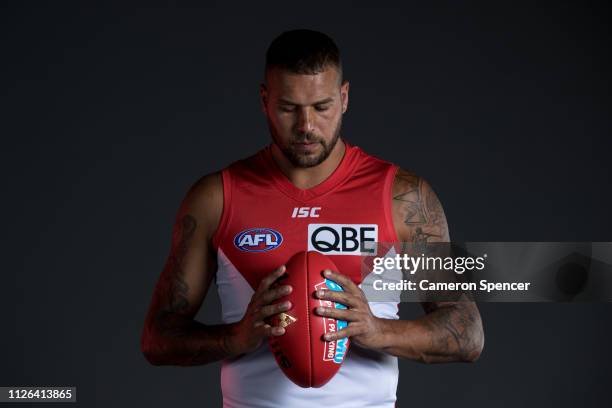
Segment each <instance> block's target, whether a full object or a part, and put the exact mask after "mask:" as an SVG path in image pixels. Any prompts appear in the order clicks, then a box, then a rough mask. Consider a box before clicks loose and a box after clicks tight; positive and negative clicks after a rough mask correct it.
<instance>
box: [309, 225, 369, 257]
mask: <svg viewBox="0 0 612 408" xmlns="http://www.w3.org/2000/svg"><path fill="white" fill-rule="evenodd" d="M377 241H378V225H376V224H308V250H309V251H317V252H321V253H324V254H326V255H369V254H372V253H373V252H375V250H374V243H375V242H377ZM368 244H369V245H368Z"/></svg>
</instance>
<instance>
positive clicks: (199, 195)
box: [178, 171, 223, 238]
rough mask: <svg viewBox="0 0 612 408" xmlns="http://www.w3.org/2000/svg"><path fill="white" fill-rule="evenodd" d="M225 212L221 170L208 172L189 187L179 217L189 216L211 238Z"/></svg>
mask: <svg viewBox="0 0 612 408" xmlns="http://www.w3.org/2000/svg"><path fill="white" fill-rule="evenodd" d="M222 212H223V179H222V176H221V172H220V171H217V172H214V173H210V174H206V175H204V176H202V177H200V178H199V179H198V180H196V181H195V182H194V183H193V184H192V185H191V187H190V188H189V189H188V191H187V193H186V194H185V197H184V198H183V201H182V203H181V206H180V209H179V214H178V217H179V218H181V219H184V218H186V217H187V218H189V219H191V220H193V221H192V222H194V223H196V224H197V227H202V228H198V229H200V230H201V231H204V232H205V233H206V235H207V236H208V237H209V238H210V237H212V235H213V233H214V232H215V230H216V229H217V227H218V225H219V221H220V219H221V214H222Z"/></svg>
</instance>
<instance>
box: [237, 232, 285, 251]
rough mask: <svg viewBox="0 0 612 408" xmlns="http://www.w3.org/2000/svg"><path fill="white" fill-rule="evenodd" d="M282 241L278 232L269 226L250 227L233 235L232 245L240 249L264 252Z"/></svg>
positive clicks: (277, 245)
mask: <svg viewBox="0 0 612 408" xmlns="http://www.w3.org/2000/svg"><path fill="white" fill-rule="evenodd" d="M282 242H283V236H282V235H281V234H280V232H278V231H275V230H273V229H271V228H251V229H248V230H245V231H242V232H239V233H238V234H236V236H235V237H234V245H235V246H236V248H238V249H239V250H241V251H246V252H265V251H270V250H271V249H276V248H278V247H279V246H280V244H281V243H282Z"/></svg>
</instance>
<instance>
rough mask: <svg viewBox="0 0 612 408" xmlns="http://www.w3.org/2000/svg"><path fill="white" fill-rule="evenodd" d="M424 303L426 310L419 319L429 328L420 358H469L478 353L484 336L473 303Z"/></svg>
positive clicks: (440, 359)
mask: <svg viewBox="0 0 612 408" xmlns="http://www.w3.org/2000/svg"><path fill="white" fill-rule="evenodd" d="M424 307H425V310H426V311H427V313H428V314H427V316H426V317H425V318H424V319H423V321H424V322H425V325H426V327H427V328H428V329H429V342H430V351H429V352H428V353H425V356H424V358H425V359H427V360H428V362H444V361H452V360H456V359H460V360H463V361H472V360H474V359H476V358H477V357H478V355H479V354H480V351H481V350H482V346H483V341H484V337H483V334H482V323H481V320H480V314H479V313H478V309H477V308H476V306H475V305H474V304H473V303H470V302H460V303H455V304H452V305H448V306H439V305H438V304H436V303H427V304H425V305H424Z"/></svg>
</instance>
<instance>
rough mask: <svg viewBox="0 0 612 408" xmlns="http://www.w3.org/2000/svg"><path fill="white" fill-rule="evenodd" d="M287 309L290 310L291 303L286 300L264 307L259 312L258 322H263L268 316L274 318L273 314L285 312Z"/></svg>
mask: <svg viewBox="0 0 612 408" xmlns="http://www.w3.org/2000/svg"><path fill="white" fill-rule="evenodd" d="M289 309H291V302H289V301H288V300H287V301H285V302H281V303H274V304H272V305H266V306H264V307H262V308H261V309H260V310H259V316H258V320H264V319H266V318H268V317H270V316H274V315H275V314H279V313H281V312H286V311H287V310H289Z"/></svg>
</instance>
